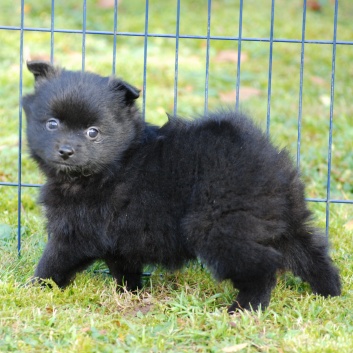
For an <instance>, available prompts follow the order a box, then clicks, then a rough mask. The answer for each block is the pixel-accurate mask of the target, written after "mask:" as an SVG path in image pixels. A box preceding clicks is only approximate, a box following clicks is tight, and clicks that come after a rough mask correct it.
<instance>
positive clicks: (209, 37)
mask: <svg viewBox="0 0 353 353" xmlns="http://www.w3.org/2000/svg"><path fill="white" fill-rule="evenodd" d="M180 3H181V0H177V7H176V29H175V34H173V33H171V34H162V33H149V30H148V23H149V0H146V2H145V17H144V21H145V23H144V32H123V31H118V23H119V22H118V0H114V23H113V31H97V30H89V29H87V26H86V24H87V0H83V2H82V13H83V22H82V29H58V28H55V12H54V5H55V0H51V21H50V28H41V27H27V26H24V0H21V21H20V26H2V25H0V31H18V32H19V33H20V49H19V50H20V66H19V67H20V73H19V74H20V79H19V101H20V104H19V131H18V138H19V147H18V180H17V182H0V186H7V187H17V189H18V193H17V197H18V202H17V204H18V227H17V240H18V241H17V244H18V245H17V248H18V253H19V254H20V252H21V199H22V188H37V187H40V186H41V184H31V183H22V105H21V101H22V84H23V80H22V78H23V71H22V63H23V36H24V33H25V32H43V33H50V35H51V38H50V61H51V63H53V61H54V37H55V34H56V33H66V34H80V35H82V70H85V58H86V36H87V35H97V36H99V35H104V36H107V35H108V36H113V48H112V51H113V54H112V73H113V74H114V73H115V67H116V58H117V50H118V39H119V37H143V38H144V44H143V49H144V54H143V55H144V58H143V97H142V100H143V102H142V114H143V117H145V112H146V94H147V66H148V65H147V57H148V40H149V38H171V39H175V65H174V107H173V112H174V114H176V113H177V106H178V69H179V41H180V39H190V40H200V39H202V40H205V41H206V63H205V106H204V107H205V108H204V110H205V112H207V109H208V90H209V87H208V83H209V59H210V45H211V41H234V42H235V43H236V45H237V51H238V60H237V64H236V65H237V67H236V69H237V76H236V82H235V86H236V87H235V89H236V103H235V105H236V106H235V108H236V109H239V90H240V75H241V60H240V55H241V45H242V42H265V43H269V60H268V87H267V113H266V132H267V134H269V133H270V123H271V118H270V117H271V93H272V89H271V88H272V58H273V44H274V43H293V44H300V45H301V54H300V55H301V56H300V81H299V102H298V124H297V129H298V138H297V166H298V168H299V167H300V153H301V151H300V147H301V120H302V97H303V78H304V76H305V61H304V58H305V55H304V54H305V45H307V44H320V45H331V46H332V69H331V92H330V93H331V94H330V124H329V139H328V163H327V186H326V197H325V198H307V199H306V200H307V201H309V202H321V203H325V204H326V235H328V229H329V221H330V219H329V216H330V204H353V200H341V199H331V194H330V192H331V163H332V129H333V113H334V88H335V63H336V47H337V45H353V40H352V41H340V40H337V21H338V0H335V8H334V30H333V38H332V40H309V39H306V38H305V26H306V7H307V4H306V0H303V16H302V36H301V39H288V38H275V37H274V13H275V0H272V1H271V8H270V16H271V20H270V35H269V37H268V38H253V37H251V38H249V37H243V36H242V27H243V22H242V17H243V0H240V6H239V32H238V36H213V35H211V15H212V0H207V31H206V35H193V34H180V32H179V28H180V18H181V14H180Z"/></svg>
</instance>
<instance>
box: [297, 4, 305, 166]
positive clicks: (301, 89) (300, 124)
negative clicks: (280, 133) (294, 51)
mask: <svg viewBox="0 0 353 353" xmlns="http://www.w3.org/2000/svg"><path fill="white" fill-rule="evenodd" d="M305 25H306V0H304V1H303V19H302V42H301V51H300V78H299V107H298V137H297V168H298V170H299V169H300V149H301V133H302V112H303V79H304V58H305V55H304V54H305Z"/></svg>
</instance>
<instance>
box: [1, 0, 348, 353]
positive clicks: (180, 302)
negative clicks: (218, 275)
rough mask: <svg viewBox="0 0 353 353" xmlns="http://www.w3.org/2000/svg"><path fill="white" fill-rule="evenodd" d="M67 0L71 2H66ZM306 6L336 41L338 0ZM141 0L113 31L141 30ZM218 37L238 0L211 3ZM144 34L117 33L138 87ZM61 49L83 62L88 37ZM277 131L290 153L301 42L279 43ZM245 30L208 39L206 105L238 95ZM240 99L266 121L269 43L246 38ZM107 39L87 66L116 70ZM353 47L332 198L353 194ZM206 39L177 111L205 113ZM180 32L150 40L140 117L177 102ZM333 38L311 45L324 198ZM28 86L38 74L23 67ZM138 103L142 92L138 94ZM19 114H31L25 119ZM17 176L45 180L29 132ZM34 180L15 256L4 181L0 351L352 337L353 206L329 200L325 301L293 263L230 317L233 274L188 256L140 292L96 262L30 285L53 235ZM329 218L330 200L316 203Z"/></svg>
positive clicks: (247, 345) (318, 31) (44, 11)
mask: <svg viewBox="0 0 353 353" xmlns="http://www.w3.org/2000/svg"><path fill="white" fill-rule="evenodd" d="M99 3H100V2H99V1H98V0H97V1H93V0H92V1H90V0H88V1H87V29H89V30H103V31H104V30H112V29H113V9H112V8H103V7H101V6H99ZM63 4H65V5H63ZM321 4H322V5H323V7H322V11H320V12H314V11H309V10H308V12H307V25H306V38H307V39H319V40H331V39H332V34H333V5H332V2H331V1H321ZM270 5H271V2H270V1H269V0H267V1H254V0H247V1H245V2H244V12H243V36H244V37H263V38H268V37H269V33H270ZM144 6H145V5H144V4H142V3H141V2H139V1H137V0H123V1H122V2H121V4H120V5H119V19H118V30H119V31H124V32H128V31H130V32H143V30H144ZM212 6H213V8H212V9H213V12H212V26H211V35H215V36H237V34H238V9H239V4H238V1H230V0H219V1H213V4H212ZM301 6H302V4H301V2H300V1H285V0H277V1H276V10H275V29H274V35H275V38H290V39H300V38H301V20H302V11H301ZM352 15H353V5H352V3H351V1H349V0H341V1H340V2H339V17H338V29H337V34H338V40H351V39H352V38H351V35H352V31H351V18H352ZM0 25H6V26H18V25H20V7H19V2H18V3H12V2H3V3H1V5H0ZM25 25H26V26H31V27H50V2H49V1H47V2H39V1H37V2H36V1H33V0H30V1H26V2H25ZM175 25H176V2H174V1H170V0H168V1H154V2H152V1H150V20H149V32H150V33H175ZM55 27H56V28H70V29H81V28H82V6H81V4H80V2H77V1H74V0H68V1H65V2H57V4H56V6H55ZM180 33H181V34H194V35H195V34H196V35H206V33H207V6H206V4H205V3H204V2H202V1H201V0H197V1H192V2H191V1H190V2H187V1H182V2H181V23H180ZM143 41H144V39H143V38H138V37H118V41H117V63H116V72H117V74H118V76H121V77H123V78H124V79H126V80H127V81H129V82H130V83H132V84H134V85H135V86H137V87H139V88H142V85H143ZM0 42H1V51H0V72H1V73H0V160H1V168H0V181H6V182H16V181H17V179H18V169H17V168H18V167H17V164H18V160H17V158H18V143H19V141H18V124H19V123H18V114H19V107H18V99H19V72H20V70H19V64H20V63H19V48H20V34H19V32H18V31H10V30H6V31H5V30H0ZM54 43H55V44H54V45H55V46H54V49H55V61H56V62H57V63H58V64H61V65H62V66H65V67H67V68H69V69H78V70H79V69H80V68H81V54H82V52H81V50H82V38H81V36H80V35H77V34H60V33H56V34H55V38H54ZM273 48H274V52H273V66H272V68H273V71H272V99H271V135H272V138H273V141H274V142H275V143H276V144H278V145H280V146H287V148H288V149H289V150H290V152H291V153H292V154H293V156H295V155H296V149H297V124H298V122H297V118H298V100H299V78H300V76H299V75H300V50H301V45H300V44H294V43H274V47H273ZM236 50H237V42H233V41H221V40H215V41H211V46H210V70H209V74H210V75H209V97H208V105H209V109H214V108H217V107H218V106H220V105H221V106H227V105H234V104H235V93H234V89H235V80H236V75H237V72H236V62H235V57H236ZM24 53H25V57H26V58H28V57H31V58H44V59H49V58H50V34H48V33H42V32H25V33H24ZM242 54H243V60H242V62H241V95H240V96H241V102H240V105H241V108H242V110H244V111H247V112H248V113H249V114H251V115H252V116H253V117H254V119H256V120H257V121H258V122H259V123H260V124H261V125H262V126H265V124H266V112H267V88H268V55H269V43H266V42H243V43H242ZM112 56H113V39H112V37H111V36H105V35H99V36H94V35H87V38H86V69H87V70H92V71H95V72H98V73H100V74H103V75H109V74H110V73H111V72H112ZM352 61H353V47H352V46H350V45H337V57H336V80H335V101H334V129H333V150H332V176H331V186H332V188H331V197H332V198H336V199H347V200H348V199H350V200H351V199H352V198H353V176H352V171H353V154H352V151H353V120H352V118H351V117H352V115H353V108H352V104H351V97H352V94H353V86H352V84H351V78H352V76H353V66H352V65H351V63H352ZM205 63H206V41H205V40H200V39H197V40H195V39H180V47H179V76H178V83H179V88H178V106H177V108H178V113H179V114H180V115H183V116H186V117H188V116H190V115H193V114H198V113H202V112H203V111H204V89H205ZM174 65H175V40H174V39H172V38H155V37H151V38H149V40H148V57H147V92H146V118H147V120H148V121H150V122H153V123H156V124H162V123H163V122H164V121H165V120H166V117H165V112H166V111H167V112H172V111H173V98H174ZM331 66H332V46H330V45H319V44H310V45H306V46H305V66H304V86H303V120H302V138H301V160H300V165H301V171H302V175H303V180H304V181H305V183H306V186H307V196H308V197H311V198H324V197H325V196H326V182H327V155H328V147H327V143H328V138H329V135H328V127H329V111H330V106H329V103H330V102H329V98H330V88H331V86H330V83H331ZM23 82H24V85H23V92H24V93H27V92H29V91H30V90H31V89H32V86H33V78H32V77H31V75H30V74H29V73H28V72H27V71H26V70H24V72H23ZM140 104H141V103H140ZM24 124H25V122H24ZM23 142H24V148H23V156H22V161H23V166H22V168H23V169H22V182H23V183H42V182H43V181H44V179H43V176H42V175H41V174H40V173H39V172H38V169H37V167H36V166H35V165H34V163H33V162H32V161H31V160H30V159H29V156H28V154H27V151H26V147H25V137H24V138H23ZM37 192H38V189H33V188H23V190H22V256H21V258H18V257H17V251H16V244H17V240H16V227H17V189H16V188H13V187H4V186H0V252H1V256H2V259H1V264H0V307H1V309H0V351H1V352H48V351H52V352H127V351H128V352H172V351H175V352H227V351H228V352H237V351H239V352H350V351H351V347H352V346H353V339H352V337H353V314H352V312H353V311H352V303H353V283H352V282H353V255H352V254H353V242H352V235H353V234H352V229H353V226H352V221H353V212H352V211H353V208H352V205H339V204H332V205H331V206H330V240H331V243H332V256H333V258H334V260H335V261H336V263H337V264H338V266H339V268H340V270H341V274H342V281H343V294H342V296H341V297H339V298H333V299H323V298H321V297H315V296H314V295H312V294H311V291H310V288H309V287H308V286H307V285H306V284H303V283H302V282H300V281H299V280H298V279H297V278H294V277H293V276H291V275H290V274H286V275H282V276H281V277H279V280H278V285H277V287H276V289H275V290H274V292H273V298H272V301H271V304H270V306H269V308H268V309H267V310H266V311H265V312H263V313H262V312H252V313H249V312H245V313H240V314H237V315H236V316H233V317H229V316H228V315H227V313H226V307H227V305H229V304H230V303H231V302H232V300H233V299H234V296H235V294H236V293H235V292H234V290H233V289H232V288H231V286H230V284H229V283H215V282H214V281H213V280H212V278H211V277H210V275H209V274H208V272H207V270H205V269H202V268H201V267H200V266H199V265H198V264H190V266H188V267H187V268H185V269H184V270H182V271H180V272H177V273H175V274H170V273H167V272H165V271H164V270H163V269H159V268H158V269H157V270H156V271H155V272H154V273H153V275H152V277H151V279H150V280H147V281H146V286H145V288H144V289H143V290H142V291H141V292H140V293H139V294H138V295H132V294H129V293H116V291H115V286H114V283H113V281H112V279H111V278H110V277H109V276H107V275H105V274H104V273H102V272H100V271H96V270H101V269H104V264H96V265H94V266H93V267H92V268H90V269H89V270H88V271H86V272H84V273H81V274H79V275H78V276H77V277H76V279H75V281H74V282H73V284H72V285H70V286H69V287H68V288H67V289H66V290H64V291H60V290H58V289H57V288H56V287H54V288H53V289H52V290H48V289H44V290H43V289H39V288H37V287H33V286H25V284H26V283H27V282H28V280H29V279H30V277H31V275H32V274H33V271H34V268H35V266H36V263H37V261H38V259H39V257H40V254H41V252H42V249H43V247H44V245H45V240H46V232H45V226H44V219H43V217H42V213H41V210H40V208H39V207H38V206H37V205H36V196H37ZM310 206H311V208H312V210H313V211H314V213H315V216H316V218H317V224H318V225H320V226H321V227H324V222H325V205H324V204H320V203H315V204H314V203H313V204H311V205H310Z"/></svg>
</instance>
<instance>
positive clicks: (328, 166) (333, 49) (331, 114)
mask: <svg viewBox="0 0 353 353" xmlns="http://www.w3.org/2000/svg"><path fill="white" fill-rule="evenodd" d="M337 19H338V0H335V12H334V22H333V43H332V69H331V96H330V128H329V139H328V153H327V188H326V236H327V237H328V235H329V226H330V197H331V164H332V129H333V106H334V98H335V71H336V41H337Z"/></svg>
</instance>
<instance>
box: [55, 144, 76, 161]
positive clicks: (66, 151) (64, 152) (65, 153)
mask: <svg viewBox="0 0 353 353" xmlns="http://www.w3.org/2000/svg"><path fill="white" fill-rule="evenodd" d="M74 153H75V151H74V149H73V148H72V147H71V146H70V145H62V146H60V148H59V154H60V157H61V158H62V159H68V158H70V157H71V156H72V155H73V154H74Z"/></svg>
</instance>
